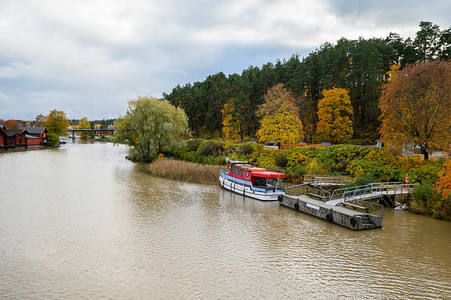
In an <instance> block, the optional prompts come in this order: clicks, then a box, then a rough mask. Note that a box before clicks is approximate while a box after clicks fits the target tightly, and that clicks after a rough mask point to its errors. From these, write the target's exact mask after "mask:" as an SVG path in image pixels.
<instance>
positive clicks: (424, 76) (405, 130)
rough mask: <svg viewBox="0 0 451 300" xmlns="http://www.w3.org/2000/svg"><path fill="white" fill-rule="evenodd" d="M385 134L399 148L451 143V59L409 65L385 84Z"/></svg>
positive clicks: (425, 148) (426, 152)
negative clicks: (450, 60) (449, 60)
mask: <svg viewBox="0 0 451 300" xmlns="http://www.w3.org/2000/svg"><path fill="white" fill-rule="evenodd" d="M379 108H380V110H381V115H380V121H381V122H382V125H381V129H380V131H381V138H382V140H383V142H384V143H386V144H387V145H390V146H394V147H396V148H398V149H401V148H402V147H405V146H407V145H410V146H413V147H415V146H418V147H420V148H421V151H422V153H423V155H424V159H428V158H429V153H430V151H431V150H432V149H447V148H448V147H449V145H450V144H451V118H450V116H451V62H444V61H442V62H439V63H437V62H424V63H420V64H416V65H409V66H407V67H405V68H404V69H403V70H401V71H400V72H399V73H398V74H397V75H396V76H395V77H394V78H392V79H391V80H390V81H389V82H388V83H386V84H385V85H384V87H383V92H382V95H381V97H380V99H379Z"/></svg>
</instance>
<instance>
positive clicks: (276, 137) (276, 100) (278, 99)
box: [257, 83, 304, 143]
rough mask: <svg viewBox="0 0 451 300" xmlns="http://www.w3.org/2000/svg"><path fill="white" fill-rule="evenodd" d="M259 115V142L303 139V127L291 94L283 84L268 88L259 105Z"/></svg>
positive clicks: (287, 141) (284, 141) (297, 140)
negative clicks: (263, 101)
mask: <svg viewBox="0 0 451 300" xmlns="http://www.w3.org/2000/svg"><path fill="white" fill-rule="evenodd" d="M257 115H258V116H259V117H261V121H260V129H259V130H258V131H257V136H258V137H259V140H260V142H268V141H275V142H280V143H297V142H301V141H303V137H304V128H303V126H302V122H301V119H300V118H299V109H298V107H297V106H296V104H295V100H294V97H293V95H292V94H291V93H290V91H288V90H287V89H285V88H284V87H283V84H282V83H280V84H278V85H275V86H273V87H272V88H270V89H268V92H267V93H266V95H265V103H263V104H262V105H260V106H259V108H258V111H257Z"/></svg>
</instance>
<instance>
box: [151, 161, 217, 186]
mask: <svg viewBox="0 0 451 300" xmlns="http://www.w3.org/2000/svg"><path fill="white" fill-rule="evenodd" d="M220 169H221V167H220V166H217V165H216V166H214V165H200V164H196V163H192V162H186V161H180V160H173V159H168V158H159V159H157V160H155V161H154V162H153V163H151V164H150V165H149V173H150V174H151V175H154V176H158V177H163V178H168V179H172V180H179V181H186V182H192V183H200V184H210V185H213V184H218V177H219V170H220Z"/></svg>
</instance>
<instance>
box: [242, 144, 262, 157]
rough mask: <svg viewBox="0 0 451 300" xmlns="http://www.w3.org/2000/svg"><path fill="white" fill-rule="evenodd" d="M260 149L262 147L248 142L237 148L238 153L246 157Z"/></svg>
mask: <svg viewBox="0 0 451 300" xmlns="http://www.w3.org/2000/svg"><path fill="white" fill-rule="evenodd" d="M262 148H263V146H262V145H260V144H257V143H250V142H248V143H243V144H240V146H239V149H240V151H241V152H242V153H243V154H244V155H246V156H248V155H251V154H252V153H254V152H255V151H259V150H261V149H262Z"/></svg>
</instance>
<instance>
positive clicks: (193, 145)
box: [186, 139, 205, 152]
mask: <svg viewBox="0 0 451 300" xmlns="http://www.w3.org/2000/svg"><path fill="white" fill-rule="evenodd" d="M204 141H205V140H204V139H192V140H188V141H187V142H186V150H187V151H190V152H192V151H197V149H198V148H199V146H200V144H202V143H203V142H204Z"/></svg>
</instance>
